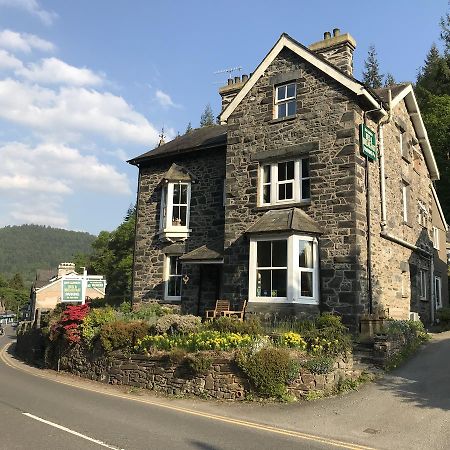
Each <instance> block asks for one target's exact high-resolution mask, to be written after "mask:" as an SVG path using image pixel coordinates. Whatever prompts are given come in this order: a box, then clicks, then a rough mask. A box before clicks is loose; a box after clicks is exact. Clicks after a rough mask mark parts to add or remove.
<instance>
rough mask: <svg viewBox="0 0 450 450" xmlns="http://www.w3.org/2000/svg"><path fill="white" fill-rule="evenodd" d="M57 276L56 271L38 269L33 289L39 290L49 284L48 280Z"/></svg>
mask: <svg viewBox="0 0 450 450" xmlns="http://www.w3.org/2000/svg"><path fill="white" fill-rule="evenodd" d="M57 275H58V269H38V270H36V280H35V282H34V283H33V287H34V288H36V289H39V288H41V287H44V286H46V285H47V284H49V280H51V279H52V278H54V277H56V276H57Z"/></svg>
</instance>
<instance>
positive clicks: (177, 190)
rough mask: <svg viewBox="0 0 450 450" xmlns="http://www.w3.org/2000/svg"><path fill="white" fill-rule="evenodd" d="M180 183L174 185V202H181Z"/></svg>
mask: <svg viewBox="0 0 450 450" xmlns="http://www.w3.org/2000/svg"><path fill="white" fill-rule="evenodd" d="M179 200H180V185H179V184H178V183H175V184H174V185H173V203H180V202H179Z"/></svg>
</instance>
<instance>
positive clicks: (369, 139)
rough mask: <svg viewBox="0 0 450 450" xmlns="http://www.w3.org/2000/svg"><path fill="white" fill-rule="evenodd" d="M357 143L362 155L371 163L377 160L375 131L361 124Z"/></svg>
mask: <svg viewBox="0 0 450 450" xmlns="http://www.w3.org/2000/svg"><path fill="white" fill-rule="evenodd" d="M359 142H360V145H361V151H362V153H363V154H364V155H365V156H367V158H369V159H370V160H371V161H375V160H376V159H377V138H376V135H375V131H373V130H371V129H370V128H369V127H367V126H366V125H364V124H363V123H362V124H361V125H360V126H359Z"/></svg>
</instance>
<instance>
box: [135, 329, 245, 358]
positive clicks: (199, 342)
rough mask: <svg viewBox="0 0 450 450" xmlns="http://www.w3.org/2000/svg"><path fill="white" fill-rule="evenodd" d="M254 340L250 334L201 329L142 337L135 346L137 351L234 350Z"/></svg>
mask: <svg viewBox="0 0 450 450" xmlns="http://www.w3.org/2000/svg"><path fill="white" fill-rule="evenodd" d="M251 342H252V338H251V336H249V335H246V334H244V335H241V334H237V333H220V332H219V331H210V330H206V331H199V332H197V333H189V334H173V335H167V334H157V335H148V336H145V337H144V338H142V339H140V340H139V341H138V343H137V345H136V347H135V351H137V352H144V353H145V352H152V351H155V350H172V349H174V348H182V349H185V350H187V351H189V352H196V351H199V350H225V351H227V350H233V349H236V348H245V347H248V346H249V345H250V344H251Z"/></svg>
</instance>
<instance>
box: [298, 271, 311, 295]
mask: <svg viewBox="0 0 450 450" xmlns="http://www.w3.org/2000/svg"><path fill="white" fill-rule="evenodd" d="M300 295H301V296H302V297H312V296H313V274H312V273H311V272H301V273H300Z"/></svg>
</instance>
